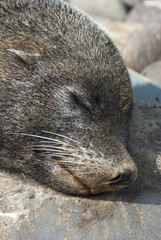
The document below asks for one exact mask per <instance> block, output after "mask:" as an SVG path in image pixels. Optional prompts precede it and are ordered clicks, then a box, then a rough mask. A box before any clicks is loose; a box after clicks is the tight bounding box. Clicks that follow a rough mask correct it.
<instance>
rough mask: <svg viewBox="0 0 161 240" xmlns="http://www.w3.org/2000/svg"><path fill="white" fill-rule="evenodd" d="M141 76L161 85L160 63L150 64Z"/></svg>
mask: <svg viewBox="0 0 161 240" xmlns="http://www.w3.org/2000/svg"><path fill="white" fill-rule="evenodd" d="M141 74H142V75H144V76H146V77H148V78H150V79H151V80H152V81H153V82H155V83H158V84H160V85H161V61H158V62H154V63H152V64H150V65H149V66H147V67H146V68H144V70H143V71H142V73H141Z"/></svg>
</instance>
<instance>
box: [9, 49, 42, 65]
mask: <svg viewBox="0 0 161 240" xmlns="http://www.w3.org/2000/svg"><path fill="white" fill-rule="evenodd" d="M7 51H8V52H11V53H14V54H16V55H17V56H18V57H20V58H21V59H22V60H23V61H24V62H25V63H27V64H29V65H32V64H36V63H37V62H38V61H39V60H40V59H41V55H40V54H38V53H34V54H32V53H28V52H25V51H21V50H15V49H7Z"/></svg>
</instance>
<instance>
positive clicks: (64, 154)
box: [46, 149, 81, 159]
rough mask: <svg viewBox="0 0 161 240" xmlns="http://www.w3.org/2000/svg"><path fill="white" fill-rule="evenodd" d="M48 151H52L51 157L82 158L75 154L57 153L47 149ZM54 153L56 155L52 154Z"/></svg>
mask: <svg viewBox="0 0 161 240" xmlns="http://www.w3.org/2000/svg"><path fill="white" fill-rule="evenodd" d="M46 151H50V154H51V156H57V155H58V156H59V155H60V156H69V157H76V158H80V159H81V157H80V156H79V155H76V154H73V153H71V154H70V153H63V154H62V153H59V152H58V153H55V151H54V150H49V149H46ZM52 152H54V154H53V153H52Z"/></svg>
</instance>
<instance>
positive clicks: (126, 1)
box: [121, 0, 142, 7]
mask: <svg viewBox="0 0 161 240" xmlns="http://www.w3.org/2000/svg"><path fill="white" fill-rule="evenodd" d="M141 1H142V0H121V2H123V3H124V4H126V5H127V6H128V7H133V6H135V5H136V4H138V3H140V2H141Z"/></svg>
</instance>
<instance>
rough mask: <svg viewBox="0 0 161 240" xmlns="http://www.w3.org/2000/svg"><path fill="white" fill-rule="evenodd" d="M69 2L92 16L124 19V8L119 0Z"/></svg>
mask: <svg viewBox="0 0 161 240" xmlns="http://www.w3.org/2000/svg"><path fill="white" fill-rule="evenodd" d="M70 3H71V4H72V5H74V6H76V7H78V8H80V9H82V10H83V11H85V12H87V13H88V14H89V15H91V16H94V17H101V18H109V19H111V20H115V21H116V20H117V21H118V20H125V18H126V10H125V8H124V6H123V5H122V4H121V2H120V1H119V0H112V1H111V0H99V1H95V0H88V1H87V0H81V1H80V0H71V1H70Z"/></svg>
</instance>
